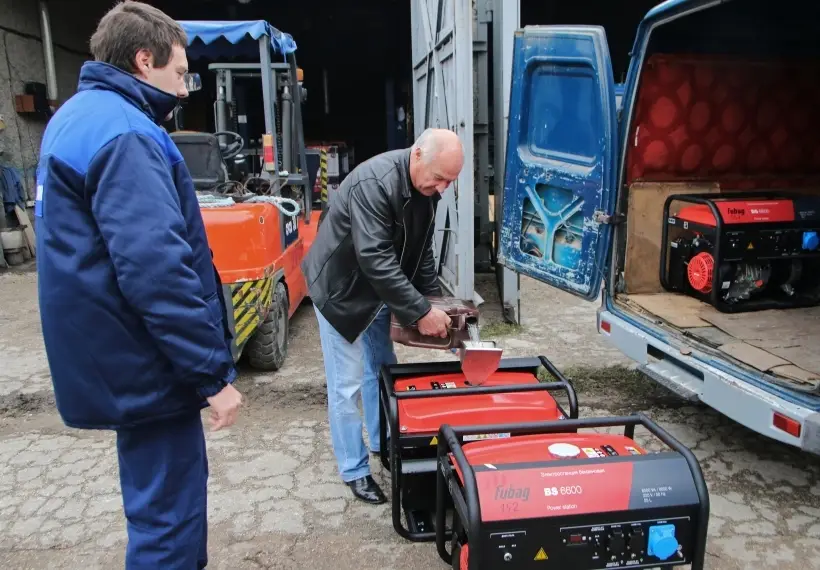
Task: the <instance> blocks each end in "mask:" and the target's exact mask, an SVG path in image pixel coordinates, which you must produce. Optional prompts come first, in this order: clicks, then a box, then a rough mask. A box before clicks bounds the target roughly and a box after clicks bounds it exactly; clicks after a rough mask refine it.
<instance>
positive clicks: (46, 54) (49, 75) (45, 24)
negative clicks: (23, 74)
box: [39, 0, 57, 112]
mask: <svg viewBox="0 0 820 570" xmlns="http://www.w3.org/2000/svg"><path fill="white" fill-rule="evenodd" d="M39 7H40V33H41V34H42V35H43V60H44V61H45V65H46V86H47V89H48V98H49V100H51V101H54V102H55V104H56V101H57V69H56V66H55V64H54V45H53V43H52V38H51V19H50V17H49V13H48V3H47V2H45V0H41V1H40V5H39ZM51 110H52V112H53V111H54V107H51Z"/></svg>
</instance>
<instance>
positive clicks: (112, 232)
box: [35, 2, 242, 570]
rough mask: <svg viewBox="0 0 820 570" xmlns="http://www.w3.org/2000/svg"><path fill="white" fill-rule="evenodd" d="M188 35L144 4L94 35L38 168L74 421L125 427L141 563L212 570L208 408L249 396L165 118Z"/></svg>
mask: <svg viewBox="0 0 820 570" xmlns="http://www.w3.org/2000/svg"><path fill="white" fill-rule="evenodd" d="M186 44H187V38H186V37H185V33H184V31H183V30H182V28H181V27H180V26H179V25H178V24H177V23H176V22H174V21H173V20H172V19H171V18H169V17H168V16H167V15H165V14H164V13H162V12H161V11H159V10H157V9H155V8H153V7H151V6H149V5H146V4H142V3H138V2H125V3H121V4H118V5H117V6H115V7H114V8H113V9H112V10H111V11H110V12H109V13H108V14H106V16H104V17H103V18H102V20H101V21H100V23H99V27H98V28H97V30H96V32H95V33H94V35H93V36H92V38H91V51H92V53H93V54H94V58H95V60H96V61H93V62H87V63H86V64H85V65H84V66H83V67H82V70H81V72H80V82H79V87H78V92H77V93H76V94H75V95H74V96H73V97H72V98H71V99H69V100H68V101H67V102H66V103H65V104H64V105H63V106H62V107H61V108H60V109H59V111H57V113H56V114H55V115H54V117H53V118H52V119H51V120H50V122H49V124H48V127H47V129H46V132H45V134H44V136H43V141H42V147H41V153H40V163H39V167H38V172H37V195H36V201H35V217H36V229H37V254H38V255H37V257H38V259H37V266H38V272H39V295H40V312H41V319H42V326H43V337H44V340H45V347H46V352H47V355H48V361H49V366H50V368H51V375H52V381H53V384H54V392H55V397H56V402H57V408H58V410H59V413H60V415H61V417H62V418H63V421H64V422H65V423H66V425H68V426H70V427H75V428H85V429H111V430H116V434H117V451H118V458H119V467H120V483H121V489H122V496H123V503H124V510H125V515H126V519H127V529H128V538H129V540H128V546H127V550H126V567H127V568H129V569H131V568H133V569H137V568H139V569H148V568H151V569H157V568H174V569H180V570H182V569H191V570H193V569H194V568H204V567H205V565H206V563H207V549H206V544H207V490H206V482H207V478H208V461H207V457H206V452H205V439H204V433H203V427H202V420H201V416H200V411H201V410H202V409H203V408H204V407H205V406H207V405H210V408H211V418H210V419H211V425H212V428H213V429H220V428H222V427H226V426H230V425H231V424H232V423H233V422H234V420H235V418H236V414H237V410H238V408H239V407H240V405H241V402H242V398H241V395H240V394H239V392H238V391H237V390H236V389H235V388H234V387H233V386H232V382H233V381H234V379H235V378H236V370H235V368H234V363H233V359H232V357H231V352H230V349H229V344H230V333H229V331H228V328H227V326H226V324H225V323H226V322H227V318H226V314H225V312H224V311H225V309H224V304H223V296H222V291H221V285H220V282H219V277H218V275H217V273H216V270H215V268H214V265H213V261H212V256H211V252H210V249H209V247H208V242H207V238H206V234H205V229H204V225H203V222H202V217H201V214H200V210H199V205H198V203H197V198H196V194H195V192H194V189H193V184H192V181H191V178H190V175H189V173H188V170H187V169H186V167H185V163H184V162H183V160H182V157H181V155H180V153H179V151H178V150H177V148H176V147H175V145H174V143H173V142H172V141H171V139H170V137H169V136H168V134H167V133H166V131H165V130H164V129H163V128H162V127H161V123H162V122H163V121H165V120H166V119H168V118H169V116H171V114H172V112H173V110H174V108H175V107H176V105H177V104H178V102H179V99H180V98H181V97H186V96H187V90H186V87H185V79H186V75H187V71H188V63H187V59H186V57H185V46H186Z"/></svg>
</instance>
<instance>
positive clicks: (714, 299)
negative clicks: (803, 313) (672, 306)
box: [660, 193, 820, 313]
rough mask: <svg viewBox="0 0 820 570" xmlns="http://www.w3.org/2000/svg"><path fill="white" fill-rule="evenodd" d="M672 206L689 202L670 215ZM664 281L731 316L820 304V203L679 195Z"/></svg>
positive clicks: (780, 197) (666, 233)
mask: <svg viewBox="0 0 820 570" xmlns="http://www.w3.org/2000/svg"><path fill="white" fill-rule="evenodd" d="M673 202H688V203H690V204H691V205H689V206H684V207H682V208H681V209H680V211H678V212H677V214H675V215H670V205H671V204H672V203H673ZM664 219H665V220H666V223H665V224H663V235H662V241H661V243H662V247H661V267H660V281H661V284H662V285H663V287H664V288H665V289H666V290H667V291H674V292H680V293H685V294H687V295H690V296H692V297H695V298H697V299H700V300H702V301H705V302H707V303H710V304H711V305H713V306H714V307H715V308H716V309H718V310H719V311H721V312H725V313H734V312H743V311H754V310H762V309H777V308H790V307H805V306H813V305H816V304H817V303H818V301H820V271H818V269H820V247H818V246H820V237H818V234H820V200H818V199H817V198H814V197H808V196H791V195H788V194H777V195H774V194H765V193H751V194H750V193H743V194H740V193H737V194H730V195H723V194H719V195H691V194H676V195H673V196H670V197H669V198H667V200H666V202H665V204H664Z"/></svg>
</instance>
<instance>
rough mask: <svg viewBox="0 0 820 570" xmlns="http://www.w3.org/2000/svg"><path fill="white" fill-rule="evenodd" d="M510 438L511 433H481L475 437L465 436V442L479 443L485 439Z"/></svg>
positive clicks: (474, 435)
mask: <svg viewBox="0 0 820 570" xmlns="http://www.w3.org/2000/svg"><path fill="white" fill-rule="evenodd" d="M508 437H510V434H509V433H480V434H473V435H465V436H464V441H465V442H467V441H479V440H483V439H505V438H508Z"/></svg>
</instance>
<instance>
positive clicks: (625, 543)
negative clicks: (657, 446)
mask: <svg viewBox="0 0 820 570" xmlns="http://www.w3.org/2000/svg"><path fill="white" fill-rule="evenodd" d="M637 425H642V426H644V427H645V428H646V429H648V430H649V431H650V432H651V433H652V434H653V435H655V436H656V437H657V438H658V439H660V440H661V441H662V442H663V443H665V444H666V445H667V446H668V448H669V450H667V451H664V452H659V453H647V452H646V451H645V450H644V449H643V448H642V447H641V446H639V445H638V444H637V443H636V442H635V441H634V431H635V427H636V426H637ZM619 426H623V428H624V432H623V435H613V434H608V433H578V430H579V429H586V428H611V427H619ZM498 432H503V433H510V434H511V436H510V437H509V438H506V439H490V440H483V441H475V442H469V443H462V441H464V439H465V438H466V437H468V436H469V435H472V434H477V433H481V434H493V433H498ZM437 459H438V471H437V481H436V487H437V491H436V493H437V504H436V529H437V532H436V547H437V550H438V552H439V555H440V556H441V558H442V560H444V561H445V562H446V563H447V564H450V565H451V566H452V568H453V569H454V570H490V569H496V568H498V569H501V568H504V569H509V568H515V569H521V570H528V569H533V570H536V569H543V570H550V569H555V570H569V569H571V570H599V569H604V568H666V567H674V566H681V565H685V564H691V568H692V570H703V567H704V558H705V551H706V533H707V524H708V520H709V495H708V491H707V488H706V483H705V481H704V479H703V473H702V471H701V469H700V466H699V465H698V462H697V459H695V457H694V455H693V454H692V452H691V451H689V450H688V449H686V448H685V447H684V446H683V445H682V444H681V443H680V442H678V441H677V440H675V439H674V438H673V437H672V436H671V435H669V434H668V433H667V432H665V431H664V430H662V429H661V428H660V427H659V426H657V425H656V424H655V423H653V422H652V421H650V420H649V419H648V418H647V417H645V416H643V415H641V414H638V415H634V416H628V417H614V418H589V419H582V420H578V419H571V420H563V421H552V422H542V423H535V424H521V423H519V424H512V425H504V426H474V427H469V428H465V427H456V428H454V427H452V426H450V425H449V424H445V425H442V427H441V429H440V431H439V437H438V446H437ZM447 498H450V499H451V500H452V502H453V504H454V505H455V513H454V516H453V523H452V532H451V534H450V536H449V537H448V535H447V533H445V532H444V530H443V529H444V524H445V520H446V513H447V504H446V499H447ZM448 541H449V542H450V550H449V551H448V549H447V542H448Z"/></svg>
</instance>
